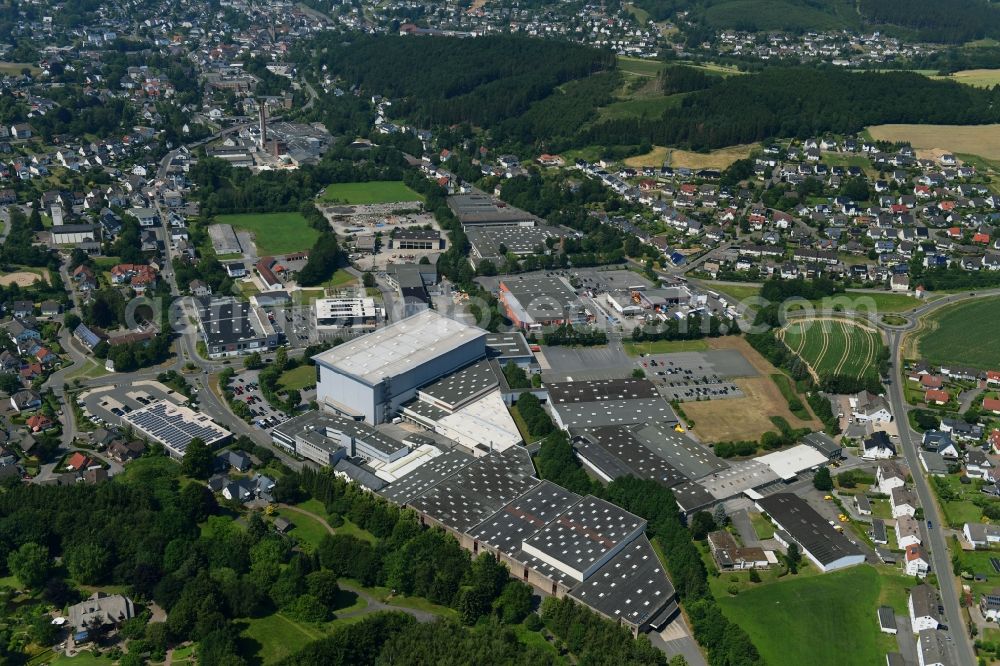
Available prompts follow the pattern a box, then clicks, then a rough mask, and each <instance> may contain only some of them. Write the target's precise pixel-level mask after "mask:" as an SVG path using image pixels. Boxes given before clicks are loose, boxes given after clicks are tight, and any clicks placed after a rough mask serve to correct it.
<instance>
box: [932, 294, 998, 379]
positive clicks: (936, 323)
mask: <svg viewBox="0 0 1000 666" xmlns="http://www.w3.org/2000/svg"><path fill="white" fill-rule="evenodd" d="M998 316H1000V298H979V299H975V300H972V301H966V302H963V303H959V304H956V305H949V306H947V307H944V308H941V309H940V310H937V311H936V312H934V313H933V314H932V315H931V316H930V317H927V318H926V319H925V320H924V321H923V322H922V330H921V332H920V333H919V334H918V335H917V336H916V340H917V345H918V348H919V353H920V355H921V357H922V358H926V359H927V360H928V361H929V362H931V363H935V364H939V363H954V364H961V365H968V366H972V367H975V368H981V369H983V370H993V369H996V368H1000V345H998V344H997V334H996V321H997V317H998Z"/></svg>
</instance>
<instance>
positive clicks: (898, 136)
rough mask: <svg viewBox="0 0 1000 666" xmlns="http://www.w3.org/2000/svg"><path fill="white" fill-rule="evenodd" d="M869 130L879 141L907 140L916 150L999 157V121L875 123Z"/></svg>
mask: <svg viewBox="0 0 1000 666" xmlns="http://www.w3.org/2000/svg"><path fill="white" fill-rule="evenodd" d="M868 132H869V134H871V137H872V138H873V139H876V140H879V141H908V142H909V143H910V144H911V145H912V146H913V147H914V148H915V149H917V150H931V149H935V148H939V149H942V150H948V151H951V152H953V153H970V154H972V155H980V156H982V157H985V158H987V159H1000V124H993V125H874V126H872V127H869V128H868Z"/></svg>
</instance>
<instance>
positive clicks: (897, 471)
mask: <svg viewBox="0 0 1000 666" xmlns="http://www.w3.org/2000/svg"><path fill="white" fill-rule="evenodd" d="M875 481H876V483H877V485H878V491H879V492H880V493H882V494H883V495H888V494H889V493H891V492H892V489H893V488H901V487H903V486H904V485H905V484H906V472H905V471H904V470H903V468H902V466H900V465H899V463H896V462H894V461H892V460H886V461H880V462H879V463H878V466H877V467H876V469H875Z"/></svg>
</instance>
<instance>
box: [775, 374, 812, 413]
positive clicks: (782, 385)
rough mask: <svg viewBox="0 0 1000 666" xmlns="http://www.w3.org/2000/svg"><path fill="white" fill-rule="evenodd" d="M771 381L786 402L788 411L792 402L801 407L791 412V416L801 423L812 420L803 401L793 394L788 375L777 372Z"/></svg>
mask: <svg viewBox="0 0 1000 666" xmlns="http://www.w3.org/2000/svg"><path fill="white" fill-rule="evenodd" d="M771 379H772V380H773V381H774V383H775V384H777V385H778V390H779V391H781V395H782V397H784V398H785V400H787V401H788V405H789V407H788V408H789V409H791V403H792V401H793V400H795V401H798V403H799V404H800V405H802V407H800V408H799V409H797V410H792V414H794V415H795V416H797V417H798V418H800V419H802V420H803V421H808V420H809V419H811V418H812V414H810V413H809V410H808V409H807V408H806V406H805V401H804V400H803V399H802V398H801V397H799V394H798V393H796V392H795V387H794V386H792V380H791V379H789V377H788V375H785V374H782V373H780V372H778V373H775V374H773V375H771Z"/></svg>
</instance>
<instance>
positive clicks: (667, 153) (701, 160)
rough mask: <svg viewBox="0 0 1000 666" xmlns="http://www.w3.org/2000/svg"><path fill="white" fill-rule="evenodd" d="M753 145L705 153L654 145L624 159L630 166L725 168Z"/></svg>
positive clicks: (741, 156) (747, 152)
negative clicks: (647, 149) (639, 153)
mask: <svg viewBox="0 0 1000 666" xmlns="http://www.w3.org/2000/svg"><path fill="white" fill-rule="evenodd" d="M753 148H755V146H754V145H743V146H729V147H727V148H719V149H718V150H713V151H710V152H707V153H696V152H692V151H690V150H681V149H679V148H664V147H663V146H654V147H653V149H652V150H651V151H650V152H648V153H646V154H645V155H636V156H635V157H630V158H628V159H626V160H625V164H626V165H628V166H631V167H641V166H655V167H660V166H663V165H664V164H666V165H667V166H671V167H674V168H677V167H685V168H688V169H725V168H726V167H728V166H729V165H730V164H732V163H733V162H735V161H736V160H741V159H743V158H745V157H749V155H750V151H751V150H752V149H753Z"/></svg>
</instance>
